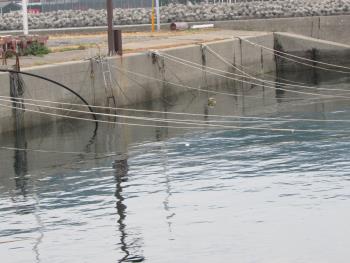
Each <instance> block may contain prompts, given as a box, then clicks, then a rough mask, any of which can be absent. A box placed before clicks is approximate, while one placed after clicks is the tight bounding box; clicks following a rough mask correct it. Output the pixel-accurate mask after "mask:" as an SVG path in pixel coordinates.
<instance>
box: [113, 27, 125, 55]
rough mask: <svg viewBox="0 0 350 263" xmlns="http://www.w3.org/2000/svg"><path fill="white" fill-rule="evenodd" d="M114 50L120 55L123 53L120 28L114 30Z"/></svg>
mask: <svg viewBox="0 0 350 263" xmlns="http://www.w3.org/2000/svg"><path fill="white" fill-rule="evenodd" d="M113 36H114V51H115V52H116V53H117V54H118V55H119V56H122V55H123V42H122V31H121V30H120V29H115V30H113Z"/></svg>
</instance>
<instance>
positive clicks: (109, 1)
mask: <svg viewBox="0 0 350 263" xmlns="http://www.w3.org/2000/svg"><path fill="white" fill-rule="evenodd" d="M107 25H108V55H109V56H112V55H114V41H113V40H114V34H113V1H112V0H107Z"/></svg>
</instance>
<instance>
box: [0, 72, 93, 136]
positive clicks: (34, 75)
mask: <svg viewBox="0 0 350 263" xmlns="http://www.w3.org/2000/svg"><path fill="white" fill-rule="evenodd" d="M0 72H9V73H17V74H22V75H27V76H30V77H34V78H39V79H42V80H46V81H48V82H51V83H53V84H56V85H58V86H60V87H62V88H64V89H65V90H68V91H69V92H71V93H73V94H74V95H75V96H77V97H78V98H79V99H80V100H81V101H82V102H83V103H84V104H85V105H86V106H87V107H88V108H89V111H90V112H91V113H92V117H93V118H94V120H95V121H96V122H95V125H96V129H95V131H96V130H97V128H98V122H97V117H96V114H95V112H94V110H93V109H92V108H91V106H90V104H89V103H88V102H87V101H86V100H85V99H84V98H83V97H82V96H80V95H79V94H78V93H77V92H75V91H74V90H72V89H70V88H68V87H67V86H65V85H63V84H62V83H59V82H57V81H55V80H52V79H49V78H46V77H43V76H40V75H37V74H33V73H28V72H23V71H17V70H12V69H0Z"/></svg>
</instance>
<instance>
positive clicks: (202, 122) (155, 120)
mask: <svg viewBox="0 0 350 263" xmlns="http://www.w3.org/2000/svg"><path fill="white" fill-rule="evenodd" d="M0 101H4V102H9V103H13V102H16V103H18V104H22V105H26V106H35V107H39V108H47V109H53V110H61V111H67V112H75V113H83V114H90V115H91V114H94V115H97V116H104V117H114V118H123V119H132V120H142V121H154V122H168V123H175V124H179V123H180V124H191V125H203V124H204V125H208V124H207V123H244V122H247V123H261V122H263V123H271V122H279V123H280V122H286V121H280V120H258V121H251V120H235V121H232V120H230V121H227V120H219V121H216V120H193V119H191V120H188V119H172V118H154V117H152V118H150V117H137V116H130V115H121V114H112V113H100V112H94V113H92V112H91V111H82V110H75V109H71V108H69V109H68V108H61V107H53V106H47V105H43V104H33V103H27V102H21V101H18V100H16V101H15V100H13V99H12V100H9V99H1V98H0ZM69 105H70V106H72V105H76V104H69ZM79 106H81V104H79ZM85 106H86V105H85ZM198 123H199V124H198Z"/></svg>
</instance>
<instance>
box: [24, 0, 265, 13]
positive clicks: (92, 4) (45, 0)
mask: <svg viewBox="0 0 350 263" xmlns="http://www.w3.org/2000/svg"><path fill="white" fill-rule="evenodd" d="M252 1H261V2H263V1H269V0H190V1H188V0H160V1H159V2H160V5H161V6H164V5H168V4H171V3H179V4H187V3H189V2H190V3H192V4H199V3H209V4H210V3H213V4H214V3H239V2H252ZM29 2H30V4H33V5H35V4H38V5H40V6H41V7H40V8H41V11H42V12H50V11H58V10H87V9H105V8H106V2H105V0H30V1H29ZM113 6H114V7H115V8H149V7H151V6H152V0H113Z"/></svg>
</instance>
